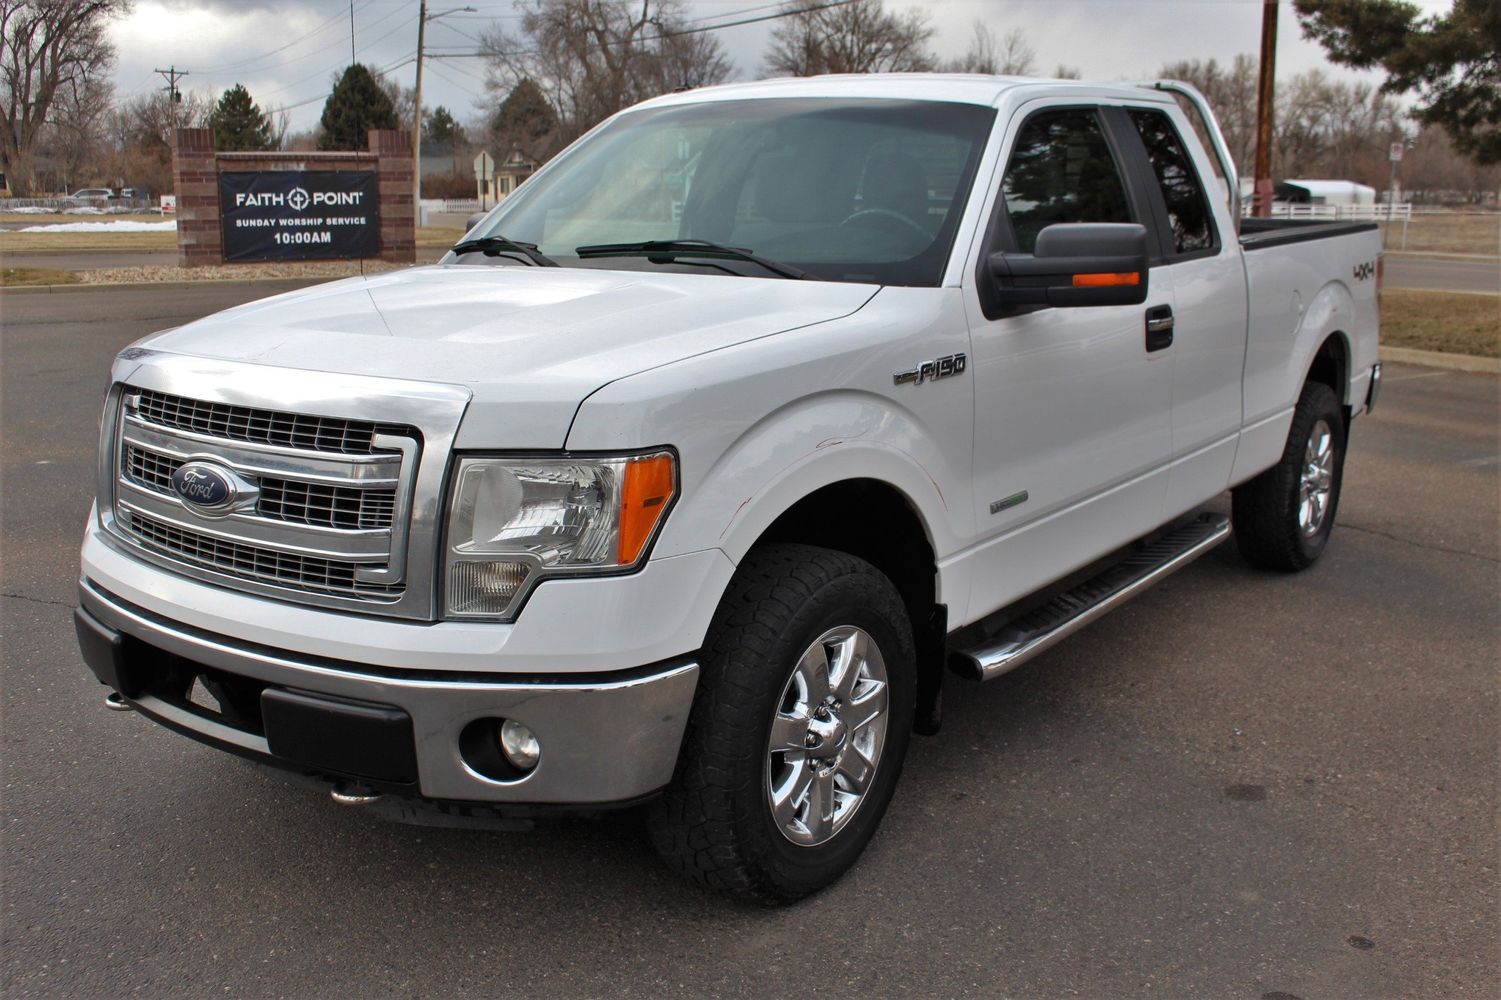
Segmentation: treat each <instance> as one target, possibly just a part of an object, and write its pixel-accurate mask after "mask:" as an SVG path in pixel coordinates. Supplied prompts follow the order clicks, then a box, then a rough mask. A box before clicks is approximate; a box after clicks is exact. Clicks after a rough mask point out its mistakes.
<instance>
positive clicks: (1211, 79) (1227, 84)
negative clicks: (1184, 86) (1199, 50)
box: [1158, 55, 1280, 172]
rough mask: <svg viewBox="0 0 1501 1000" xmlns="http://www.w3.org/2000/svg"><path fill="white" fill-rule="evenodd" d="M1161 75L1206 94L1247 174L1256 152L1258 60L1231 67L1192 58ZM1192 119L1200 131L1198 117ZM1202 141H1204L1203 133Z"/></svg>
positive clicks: (1238, 58) (1248, 58) (1240, 57)
mask: <svg viewBox="0 0 1501 1000" xmlns="http://www.w3.org/2000/svg"><path fill="white" fill-rule="evenodd" d="M1158 76H1161V77H1165V78H1167V79H1169V80H1182V81H1183V82H1184V83H1190V84H1193V85H1194V86H1195V87H1197V88H1198V89H1199V91H1200V92H1202V93H1203V95H1204V97H1205V98H1206V99H1207V100H1208V101H1209V106H1210V107H1211V108H1213V109H1214V115H1215V118H1217V119H1218V120H1219V124H1220V131H1221V132H1223V133H1224V135H1225V144H1226V145H1228V146H1229V147H1230V155H1231V156H1232V157H1233V158H1234V160H1235V166H1236V169H1237V170H1239V171H1242V172H1244V171H1245V170H1246V169H1247V168H1248V167H1249V166H1250V165H1251V157H1252V156H1253V155H1254V154H1255V152H1256V60H1255V58H1254V57H1252V56H1248V55H1238V56H1236V57H1235V60H1234V61H1233V62H1232V63H1231V64H1230V65H1229V66H1228V67H1226V66H1222V65H1220V63H1219V62H1218V61H1217V60H1214V59H1210V60H1209V61H1208V62H1201V61H1200V60H1198V59H1191V60H1186V61H1184V62H1177V63H1170V64H1169V65H1167V66H1164V67H1162V70H1161V71H1160V72H1159V73H1158ZM1279 89H1280V88H1279ZM1189 117H1190V118H1191V119H1193V121H1194V127H1195V129H1198V127H1199V124H1198V118H1197V116H1194V115H1190V116H1189ZM1200 138H1201V139H1203V138H1205V136H1204V135H1203V134H1202V132H1201V134H1200Z"/></svg>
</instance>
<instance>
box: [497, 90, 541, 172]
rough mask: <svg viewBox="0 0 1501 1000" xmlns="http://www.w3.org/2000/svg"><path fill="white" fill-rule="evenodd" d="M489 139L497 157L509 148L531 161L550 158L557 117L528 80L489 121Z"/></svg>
mask: <svg viewBox="0 0 1501 1000" xmlns="http://www.w3.org/2000/svg"><path fill="white" fill-rule="evenodd" d="M490 137H491V138H492V139H493V140H494V142H495V146H496V149H495V155H496V156H498V157H504V156H505V155H506V153H507V152H508V151H509V150H510V149H511V147H512V146H514V147H516V148H517V149H519V150H521V151H522V152H523V153H525V154H526V155H527V156H529V157H531V158H532V159H534V160H538V161H542V160H546V159H547V158H548V157H549V156H551V155H552V153H553V152H554V150H553V148H552V146H553V144H554V143H555V142H556V141H557V137H558V116H557V113H556V112H555V111H553V109H552V105H551V104H548V103H547V98H546V97H544V96H543V94H542V88H541V87H538V86H537V85H536V84H535V83H533V82H532V81H531V80H522V81H521V82H520V83H518V84H516V88H515V89H514V90H512V91H511V93H510V95H509V96H508V97H506V99H505V100H504V101H502V102H501V105H500V107H499V108H498V109H496V111H495V116H494V117H493V118H491V119H490Z"/></svg>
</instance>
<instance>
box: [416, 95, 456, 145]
mask: <svg viewBox="0 0 1501 1000" xmlns="http://www.w3.org/2000/svg"><path fill="white" fill-rule="evenodd" d="M463 141H464V126H462V125H460V124H459V123H458V120H457V119H455V118H454V116H453V115H452V114H451V113H450V112H449V110H448V109H447V108H445V107H444V106H443V105H441V104H440V105H438V107H437V109H436V110H434V111H432V112H430V113H428V114H427V115H425V116H424V118H423V121H422V142H423V144H424V145H428V144H431V145H434V146H452V145H456V144H459V143H462V142H463Z"/></svg>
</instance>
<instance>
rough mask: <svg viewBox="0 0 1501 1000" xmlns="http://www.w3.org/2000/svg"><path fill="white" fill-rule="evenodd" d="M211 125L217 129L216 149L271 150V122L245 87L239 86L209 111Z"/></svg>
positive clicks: (227, 91) (232, 89)
mask: <svg viewBox="0 0 1501 1000" xmlns="http://www.w3.org/2000/svg"><path fill="white" fill-rule="evenodd" d="M208 126H209V128H211V129H213V130H214V146H215V147H216V148H218V149H225V150H259V149H270V148H271V122H270V121H269V120H268V119H267V118H266V116H265V115H264V114H262V113H261V109H260V106H259V105H257V104H256V103H255V102H254V101H252V100H251V99H250V91H248V90H246V89H245V87H244V86H243V85H242V84H238V83H237V84H235V85H234V86H233V87H231V88H229V89H228V90H226V91H225V92H224V93H223V95H222V96H220V98H219V103H218V104H216V105H214V110H213V111H211V112H209V116H208Z"/></svg>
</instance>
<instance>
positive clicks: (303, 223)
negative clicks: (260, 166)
mask: <svg viewBox="0 0 1501 1000" xmlns="http://www.w3.org/2000/svg"><path fill="white" fill-rule="evenodd" d="M219 213H220V221H221V224H222V226H223V228H222V232H223V236H224V260H226V261H234V262H242V261H257V260H328V259H335V260H352V259H356V258H361V257H377V256H379V255H380V201H379V197H378V188H377V184H376V174H375V171H373V170H266V171H255V172H244V173H233V172H224V173H221V174H219Z"/></svg>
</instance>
